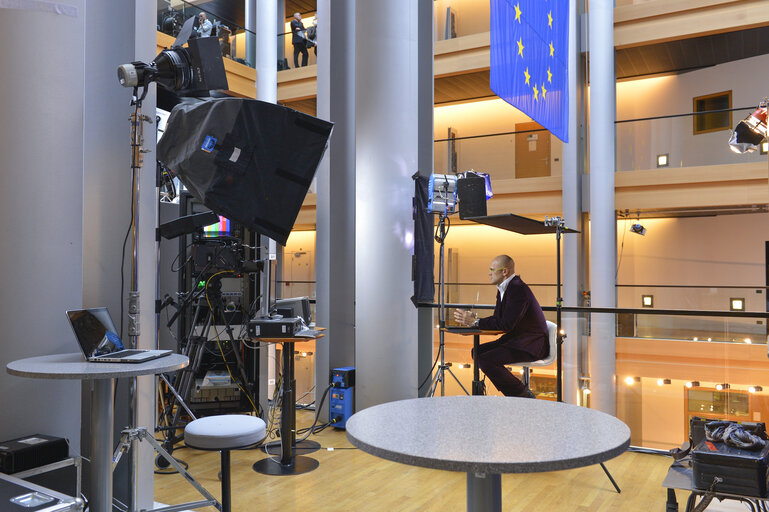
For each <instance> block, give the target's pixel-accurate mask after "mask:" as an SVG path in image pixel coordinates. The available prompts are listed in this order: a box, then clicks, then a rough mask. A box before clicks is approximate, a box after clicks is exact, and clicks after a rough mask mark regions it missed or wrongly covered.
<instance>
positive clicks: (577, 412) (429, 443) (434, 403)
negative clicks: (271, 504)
mask: <svg viewBox="0 0 769 512" xmlns="http://www.w3.org/2000/svg"><path fill="white" fill-rule="evenodd" d="M347 437H348V438H349V439H350V442H352V444H353V445H355V446H357V447H358V448H360V449H361V450H363V451H365V452H368V453H370V454H372V455H376V456H377V457H381V458H383V459H387V460H392V461H395V462H401V463H403V464H410V465H412V466H421V467H426V468H433V469H443V470H447V471H464V472H466V473H467V510H468V511H470V512H479V511H488V512H491V511H495V512H498V511H500V510H501V509H502V486H501V476H500V475H501V473H535V472H540V471H556V470H560V469H572V468H577V467H582V466H589V465H592V464H598V463H600V462H603V461H606V460H609V459H611V458H614V457H616V456H617V455H620V454H621V453H623V452H624V451H625V450H626V449H627V447H628V446H629V445H630V429H629V428H628V426H627V425H625V424H624V423H623V422H621V421H620V420H618V419H617V418H615V417H613V416H609V415H608V414H604V413H602V412H599V411H595V410H592V409H586V408H584V407H577V406H575V405H569V404H564V403H559V402H550V401H546V400H531V399H527V398H511V397H500V396H446V397H434V398H415V399H411V400H401V401H397V402H390V403H386V404H381V405H377V406H374V407H370V408H368V409H364V410H362V411H360V412H358V413H356V414H354V415H353V416H352V417H351V418H350V419H349V420H348V422H347Z"/></svg>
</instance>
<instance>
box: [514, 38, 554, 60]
mask: <svg viewBox="0 0 769 512" xmlns="http://www.w3.org/2000/svg"><path fill="white" fill-rule="evenodd" d="M552 54H553V43H550V55H552ZM518 55H520V56H521V57H523V39H518Z"/></svg>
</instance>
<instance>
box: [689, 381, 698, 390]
mask: <svg viewBox="0 0 769 512" xmlns="http://www.w3.org/2000/svg"><path fill="white" fill-rule="evenodd" d="M686 387H687V388H689V389H691V388H698V387H700V381H698V380H691V381H689V382H687V383H686Z"/></svg>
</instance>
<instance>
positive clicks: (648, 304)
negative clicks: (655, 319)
mask: <svg viewBox="0 0 769 512" xmlns="http://www.w3.org/2000/svg"><path fill="white" fill-rule="evenodd" d="M641 306H642V307H644V308H653V307H654V295H641Z"/></svg>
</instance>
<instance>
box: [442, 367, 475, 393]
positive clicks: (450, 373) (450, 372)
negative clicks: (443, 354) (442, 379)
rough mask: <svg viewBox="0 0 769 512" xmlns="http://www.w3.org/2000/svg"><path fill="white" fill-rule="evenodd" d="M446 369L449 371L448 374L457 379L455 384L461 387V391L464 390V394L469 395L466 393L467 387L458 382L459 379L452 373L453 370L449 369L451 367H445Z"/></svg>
mask: <svg viewBox="0 0 769 512" xmlns="http://www.w3.org/2000/svg"><path fill="white" fill-rule="evenodd" d="M446 371H447V372H449V375H451V376H452V377H454V380H455V381H457V384H459V387H460V388H462V391H464V392H465V394H466V395H469V394H470V393H468V392H467V389H465V387H464V386H463V385H462V383H461V382H459V379H458V378H457V376H456V375H454V372H452V371H451V368H446Z"/></svg>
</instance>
